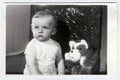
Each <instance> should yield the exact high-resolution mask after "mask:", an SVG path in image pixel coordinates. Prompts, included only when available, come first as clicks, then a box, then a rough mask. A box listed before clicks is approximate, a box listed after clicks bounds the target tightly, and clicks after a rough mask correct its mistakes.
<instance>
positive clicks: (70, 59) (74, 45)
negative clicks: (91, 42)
mask: <svg viewBox="0 0 120 80" xmlns="http://www.w3.org/2000/svg"><path fill="white" fill-rule="evenodd" d="M69 46H70V51H69V52H66V53H65V64H66V66H67V68H68V70H69V71H70V73H71V74H80V70H81V68H83V67H84V66H85V65H84V64H85V62H86V61H87V59H88V52H87V51H88V48H89V46H88V43H87V42H86V40H85V39H82V40H80V41H79V42H75V41H69Z"/></svg>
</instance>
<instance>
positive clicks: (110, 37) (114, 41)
mask: <svg viewBox="0 0 120 80" xmlns="http://www.w3.org/2000/svg"><path fill="white" fill-rule="evenodd" d="M33 3H34V2H32V3H25V4H31V5H34V4H35V5H37V4H39V3H34V4H33ZM42 3H44V2H42ZM63 3H64V2H63ZM75 3H76V2H75ZM4 4H6V3H4ZM7 4H8V3H7ZM10 4H11V3H10ZM12 4H13V3H12ZM15 4H17V3H15ZM18 4H23V5H25V4H24V3H18ZM45 4H46V3H45ZM48 4H49V3H48ZM64 4H66V3H64ZM81 4H83V5H85V4H87V5H88V4H91V3H81ZM94 4H95V3H94ZM98 4H99V3H98ZM101 4H104V5H105V4H113V3H100V5H101ZM114 4H115V5H116V3H114ZM62 5H63V4H62ZM92 5H93V4H92ZM115 9H116V11H115V12H116V13H114V12H113V11H112V12H111V11H110V14H112V13H114V15H116V16H114V17H115V20H118V19H117V17H118V16H117V10H118V9H117V6H116V7H115ZM3 15H5V13H3ZM112 15H113V14H112ZM109 16H111V15H109V14H108V19H107V21H108V25H107V27H108V26H111V25H112V22H111V19H112V20H113V18H112V17H113V16H112V17H109ZM3 19H4V18H3ZM115 20H113V21H114V22H115ZM109 21H110V22H109ZM117 22H118V21H116V22H115V24H114V23H113V25H112V26H114V25H115V26H116V27H112V28H111V27H108V29H107V30H108V31H107V32H108V33H107V34H108V35H107V40H110V41H107V42H108V45H107V46H108V47H107V48H108V49H107V50H108V51H107V57H108V63H107V64H108V66H113V64H111V62H112V63H115V64H116V65H114V68H115V67H116V69H117V70H115V72H117V73H115V74H112V75H111V74H108V75H80V76H78V75H74V76H71V75H59V76H42V75H39V76H38V75H37V76H36V75H33V76H24V75H5V71H3V70H2V71H3V72H4V74H3V73H2V72H1V74H0V76H2V77H3V78H4V79H5V80H7V79H8V80H9V79H10V78H18V79H20V77H21V78H22V79H23V78H24V79H29V78H31V80H32V78H33V79H36V80H38V79H52V80H54V79H65V80H66V79H75V80H77V79H81V80H84V79H85V80H87V79H89V77H91V78H92V79H98V78H106V79H107V78H108V79H110V78H111V77H112V78H117V77H118V78H119V77H120V75H119V73H118V70H119V68H118V66H119V63H118V55H119V54H117V53H118V52H117V49H118V48H117V40H118V39H117V32H118V28H117V25H118V23H117ZM3 23H4V22H3ZM1 30H3V28H2V29H1ZM4 30H5V29H4ZM112 30H115V31H114V35H112V34H113V33H112ZM1 32H2V38H3V37H4V39H5V32H3V31H1ZM3 33H4V34H3ZM3 35H4V36H3ZM2 38H0V40H1V39H2ZM2 40H3V39H2ZM2 42H4V43H5V40H4V41H2ZM111 42H112V43H111ZM2 44H3V43H2ZM3 45H4V44H3ZM113 46H114V48H113ZM113 49H114V50H113ZM2 50H3V53H4V54H5V52H4V51H5V45H4V49H2ZM118 50H119V49H118ZM113 51H114V53H116V54H115V55H113V54H112V53H113ZM109 52H110V53H111V54H112V56H111V55H109V54H108V53H109ZM0 56H2V57H3V58H2V59H3V60H2V61H3V62H4V64H5V60H4V57H5V56H6V55H0ZM114 58H116V60H115V59H114ZM109 59H110V60H109ZM111 59H114V60H115V61H114V62H113V60H111ZM3 62H2V63H3ZM0 68H1V67H0ZM2 68H4V70H5V66H4V65H3V66H2ZM2 68H1V69H2ZM110 68H111V67H110ZM108 69H109V68H108ZM112 69H113V67H112V68H111V69H110V72H111V70H112ZM107 71H109V70H107ZM112 72H114V71H112ZM108 73H109V72H108ZM114 80H115V79H114Z"/></svg>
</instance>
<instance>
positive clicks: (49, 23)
mask: <svg viewBox="0 0 120 80" xmlns="http://www.w3.org/2000/svg"><path fill="white" fill-rule="evenodd" d="M53 21H54V20H53V17H52V16H46V17H41V18H33V20H32V24H31V26H32V32H33V37H34V38H36V39H37V40H39V41H41V42H42V41H46V40H48V39H50V38H51V35H54V34H55V32H56V28H55V27H54V26H55V25H54V22H53Z"/></svg>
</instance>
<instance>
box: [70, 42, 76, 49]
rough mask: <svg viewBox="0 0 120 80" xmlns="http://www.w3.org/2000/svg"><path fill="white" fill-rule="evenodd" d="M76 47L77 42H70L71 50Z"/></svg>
mask: <svg viewBox="0 0 120 80" xmlns="http://www.w3.org/2000/svg"><path fill="white" fill-rule="evenodd" d="M74 45H75V42H74V41H70V42H69V46H70V50H72V49H73V47H74Z"/></svg>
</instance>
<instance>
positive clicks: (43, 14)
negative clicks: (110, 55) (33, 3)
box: [32, 10, 57, 27]
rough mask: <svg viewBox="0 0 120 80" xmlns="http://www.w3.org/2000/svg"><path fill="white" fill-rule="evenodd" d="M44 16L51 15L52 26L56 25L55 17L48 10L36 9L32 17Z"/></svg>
mask: <svg viewBox="0 0 120 80" xmlns="http://www.w3.org/2000/svg"><path fill="white" fill-rule="evenodd" d="M46 16H52V17H53V20H54V21H53V22H54V24H55V25H54V27H56V26H57V17H56V16H55V15H54V14H53V13H52V12H50V11H45V10H44V11H38V12H37V13H35V14H34V15H33V17H32V19H33V18H41V17H46Z"/></svg>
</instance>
